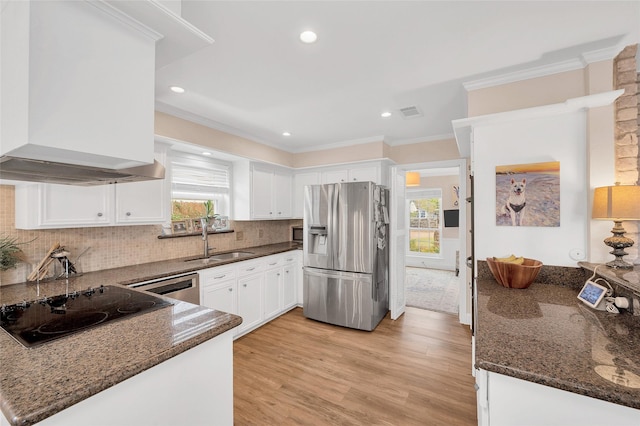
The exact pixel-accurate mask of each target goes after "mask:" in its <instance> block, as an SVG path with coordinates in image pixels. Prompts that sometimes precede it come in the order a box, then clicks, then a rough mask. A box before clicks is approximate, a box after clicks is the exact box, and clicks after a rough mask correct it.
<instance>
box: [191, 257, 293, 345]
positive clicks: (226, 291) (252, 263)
mask: <svg viewBox="0 0 640 426" xmlns="http://www.w3.org/2000/svg"><path fill="white" fill-rule="evenodd" d="M301 255H302V252H301V251H300V250H292V251H288V252H285V253H279V254H275V255H272V256H265V257H260V258H257V259H251V260H245V261H242V262H235V263H232V264H227V265H222V266H217V267H213V268H209V269H203V270H201V271H198V275H199V277H200V304H201V305H203V306H206V307H208V308H212V309H216V310H219V311H223V312H229V313H232V314H236V315H239V316H241V317H242V324H241V325H240V326H239V327H237V328H236V329H235V337H236V338H237V337H240V336H242V335H244V334H246V333H248V332H250V331H251V330H253V329H255V328H257V327H259V326H261V325H263V324H265V323H267V322H268V321H270V320H272V319H274V318H275V317H277V316H278V315H282V314H283V313H285V312H287V311H288V310H290V309H291V308H293V307H295V306H296V305H297V304H298V301H297V295H298V290H297V289H298V287H299V285H301V284H300V283H299V278H300V277H301V275H299V274H297V273H296V271H297V270H299V269H300V267H301V266H300V265H301V263H302V262H301Z"/></svg>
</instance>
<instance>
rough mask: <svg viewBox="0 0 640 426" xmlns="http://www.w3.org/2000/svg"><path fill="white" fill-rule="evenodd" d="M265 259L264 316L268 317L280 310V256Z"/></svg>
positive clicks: (281, 272) (281, 277)
mask: <svg viewBox="0 0 640 426" xmlns="http://www.w3.org/2000/svg"><path fill="white" fill-rule="evenodd" d="M265 261H266V266H265V268H266V272H265V281H264V283H265V285H264V317H265V319H270V318H272V317H275V316H276V315H278V314H279V313H280V312H282V283H283V276H282V274H283V271H282V264H281V263H282V256H281V255H274V256H269V257H267V258H266V260H265Z"/></svg>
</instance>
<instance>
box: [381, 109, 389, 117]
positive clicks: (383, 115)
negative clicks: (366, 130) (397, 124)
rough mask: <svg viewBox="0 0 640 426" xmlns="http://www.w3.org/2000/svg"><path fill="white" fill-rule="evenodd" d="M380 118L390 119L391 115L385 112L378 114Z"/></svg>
mask: <svg viewBox="0 0 640 426" xmlns="http://www.w3.org/2000/svg"><path fill="white" fill-rule="evenodd" d="M380 117H382V118H389V117H391V113H390V112H389V111H385V112H383V113H382V114H380Z"/></svg>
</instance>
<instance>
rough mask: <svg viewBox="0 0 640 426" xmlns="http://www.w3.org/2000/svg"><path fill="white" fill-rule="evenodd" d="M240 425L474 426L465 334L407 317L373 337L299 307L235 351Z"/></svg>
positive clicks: (414, 312) (441, 321) (459, 328)
mask: <svg viewBox="0 0 640 426" xmlns="http://www.w3.org/2000/svg"><path fill="white" fill-rule="evenodd" d="M233 361H234V415H235V424H236V425H399V426H404V425H447V426H449V425H475V424H477V419H476V399H475V398H476V395H475V391H474V388H473V384H474V380H473V377H472V376H471V333H470V331H469V327H468V326H464V325H461V324H459V323H458V318H457V316H455V315H450V314H443V313H437V312H430V311H424V310H420V309H416V308H407V311H406V313H405V314H404V315H403V316H402V317H401V318H400V319H399V320H397V321H392V320H391V319H390V318H389V316H388V315H387V317H386V318H385V319H383V320H382V322H381V323H380V324H379V325H378V327H377V328H376V329H375V331H373V332H367V331H359V330H351V329H347V328H343V327H337V326H332V325H328V324H324V323H320V322H316V321H313V320H309V319H306V318H304V316H303V314H302V309H301V308H296V309H294V310H293V311H291V312H289V313H287V314H285V315H283V316H281V317H280V318H277V319H276V320H274V321H271V322H270V323H268V324H266V325H264V326H262V327H261V328H259V329H257V330H255V331H253V332H251V333H249V334H247V335H246V336H243V337H241V338H239V339H238V340H236V341H235V342H234V358H233Z"/></svg>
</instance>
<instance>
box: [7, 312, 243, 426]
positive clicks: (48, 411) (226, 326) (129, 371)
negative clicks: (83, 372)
mask: <svg viewBox="0 0 640 426" xmlns="http://www.w3.org/2000/svg"><path fill="white" fill-rule="evenodd" d="M218 312H220V311H218ZM224 316H226V317H228V319H227V321H224V322H221V323H219V324H218V326H217V327H215V328H211V329H209V330H206V331H204V332H202V333H200V334H198V335H197V336H194V337H191V338H190V339H188V340H185V341H183V342H180V343H178V344H177V345H175V346H172V347H171V348H170V349H167V350H165V351H163V352H161V353H158V354H156V355H154V356H153V357H151V358H148V359H147V360H145V361H144V362H138V363H136V364H132V365H127V366H126V367H127V368H126V370H121V371H120V372H121V375H120V376H119V377H117V378H114V380H110V381H105V380H96V381H95V382H94V383H95V385H93V386H91V385H88V386H85V387H84V388H83V389H82V390H81V391H79V392H75V393H70V394H67V396H66V397H65V398H61V399H59V400H58V401H57V403H56V404H55V405H50V406H48V407H46V408H43V409H41V410H38V411H35V412H32V413H30V414H29V415H25V416H17V415H12V414H11V413H12V412H13V410H11V408H10V407H8V406H7V400H6V399H2V400H0V408H1V409H2V413H3V414H4V416H5V417H6V418H7V420H9V423H10V424H12V425H16V426H25V425H32V424H35V423H37V422H40V421H42V420H44V419H46V418H49V417H51V416H53V415H54V414H57V413H59V412H60V411H62V410H65V409H67V408H69V407H71V406H73V405H75V404H77V403H79V402H82V401H84V400H85V399H88V398H90V397H92V396H94V395H96V394H98V393H100V392H102V391H103V390H106V389H109V388H111V387H112V386H115V385H116V384H118V383H120V382H124V381H125V380H127V379H130V378H131V377H133V376H135V375H137V374H139V373H142V372H143V371H146V370H149V369H151V368H153V367H155V366H156V365H158V364H161V363H162V362H164V361H167V360H169V359H171V358H173V357H175V356H177V355H180V354H181V353H183V352H186V351H187V350H189V349H192V348H194V347H196V346H198V345H199V344H201V343H204V342H206V341H208V340H211V339H213V338H215V337H217V336H219V335H221V334H223V333H225V332H227V331H229V330H231V329H233V328H235V327H237V326H239V325H240V324H242V317H240V316H238V315H234V314H230V313H226V312H225V313H224Z"/></svg>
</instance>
